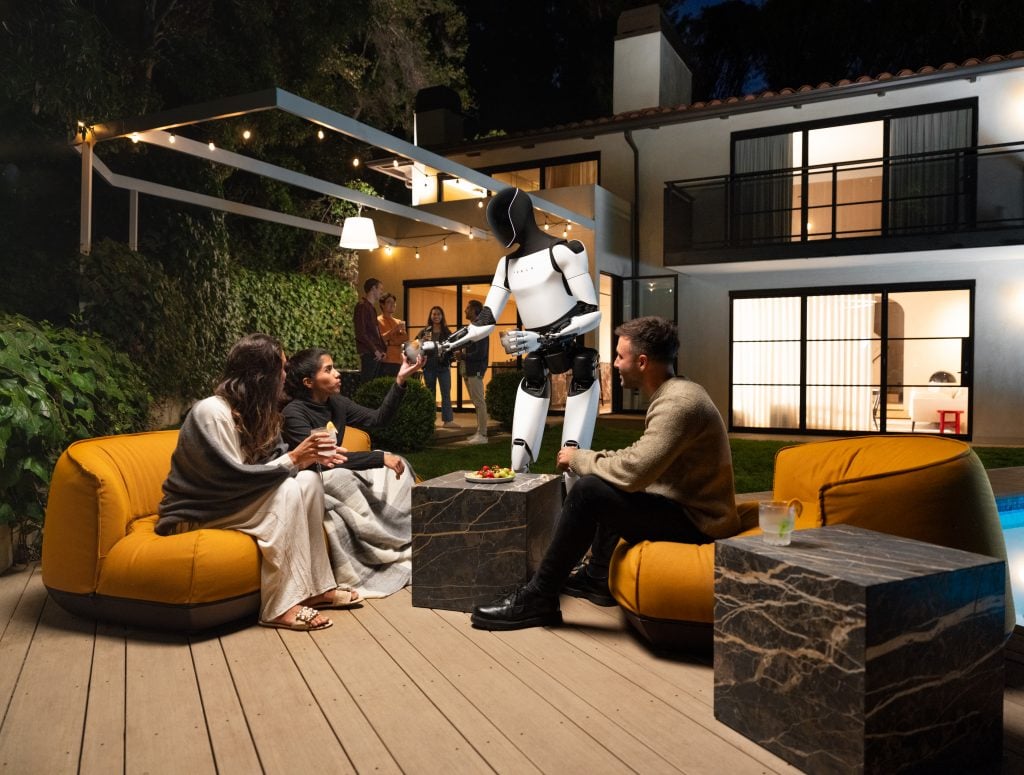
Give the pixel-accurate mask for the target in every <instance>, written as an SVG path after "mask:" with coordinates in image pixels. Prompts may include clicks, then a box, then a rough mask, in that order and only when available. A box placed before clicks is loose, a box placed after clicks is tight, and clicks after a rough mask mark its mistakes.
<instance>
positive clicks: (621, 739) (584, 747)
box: [381, 598, 678, 772]
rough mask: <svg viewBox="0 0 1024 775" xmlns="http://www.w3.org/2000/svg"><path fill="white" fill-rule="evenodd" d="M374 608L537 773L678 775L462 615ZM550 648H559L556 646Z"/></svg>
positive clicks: (389, 604)
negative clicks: (632, 771) (568, 768)
mask: <svg viewBox="0 0 1024 775" xmlns="http://www.w3.org/2000/svg"><path fill="white" fill-rule="evenodd" d="M381 607H382V608H386V609H387V615H388V617H389V619H391V620H392V621H393V622H395V623H396V627H398V628H399V629H400V630H401V631H402V632H403V633H404V634H405V636H406V637H407V638H408V639H409V641H410V643H412V644H413V645H414V646H415V647H416V649H417V650H418V651H419V652H420V653H422V654H423V655H424V656H425V657H426V658H427V659H428V660H430V661H431V662H432V663H433V664H435V665H437V666H439V667H440V668H441V669H442V670H444V671H445V673H446V675H447V677H448V679H449V680H450V681H451V682H452V683H453V684H454V685H455V687H456V688H457V689H459V691H460V692H461V693H462V694H463V695H464V696H465V697H466V698H467V699H468V700H469V701H470V702H471V703H473V705H474V706H475V707H476V708H478V709H479V710H480V712H481V713H483V714H485V715H486V716H487V717H488V718H489V719H491V720H492V721H493V722H494V724H495V725H496V726H497V727H498V729H500V730H501V731H502V733H503V734H504V735H505V736H506V737H507V738H508V740H509V741H510V742H512V743H513V744H514V745H516V746H517V747H518V748H519V749H520V750H521V751H522V752H523V753H524V754H525V755H526V756H528V757H529V758H530V759H531V760H532V762H533V764H534V765H535V766H536V767H538V768H539V769H541V770H542V771H544V772H559V771H561V770H562V769H564V768H565V766H566V762H572V763H573V767H574V768H575V769H578V771H580V772H605V771H623V770H626V769H630V768H634V767H635V768H636V769H637V770H639V771H645V770H646V771H651V772H655V771H660V772H677V771H678V770H677V769H676V768H675V767H673V766H672V765H671V764H670V763H668V762H666V761H665V760H664V759H663V758H662V757H660V756H658V755H657V754H652V752H651V751H649V750H647V749H646V748H644V747H643V746H642V745H639V744H637V742H636V740H635V738H633V737H632V736H631V735H629V734H628V733H626V732H625V731H624V730H622V729H621V728H620V727H617V726H616V725H614V724H610V723H607V720H606V719H605V718H603V717H602V716H601V714H600V713H598V712H597V711H596V710H595V709H594V708H593V707H591V706H589V705H587V704H585V703H583V702H582V701H580V699H579V698H578V696H576V695H574V694H573V693H572V692H571V691H570V690H568V689H566V687H564V686H563V685H562V684H560V683H559V682H558V681H557V680H555V679H553V678H551V676H549V675H547V674H546V673H544V672H543V671H540V670H537V669H536V668H535V666H533V665H531V664H529V663H526V662H524V661H523V660H522V659H521V658H518V655H517V654H516V653H515V652H514V651H513V650H509V649H503V648H501V644H500V641H499V643H498V646H497V647H496V648H494V649H492V648H490V645H491V644H489V643H487V640H488V639H490V640H496V638H495V636H494V634H492V633H486V632H481V631H479V630H473V629H472V628H471V627H470V626H469V621H468V617H467V616H466V615H465V614H463V613H458V612H452V611H432V610H430V609H426V608H413V607H412V606H411V605H408V604H406V602H405V601H404V600H400V599H396V598H391V599H389V600H387V601H381ZM539 632H541V633H546V631H545V630H539ZM550 645H551V646H552V647H555V648H560V647H561V644H559V643H558V642H556V641H551V643H550ZM540 741H543V743H542V744H540ZM623 751H625V752H626V754H625V755H623ZM631 757H632V758H631Z"/></svg>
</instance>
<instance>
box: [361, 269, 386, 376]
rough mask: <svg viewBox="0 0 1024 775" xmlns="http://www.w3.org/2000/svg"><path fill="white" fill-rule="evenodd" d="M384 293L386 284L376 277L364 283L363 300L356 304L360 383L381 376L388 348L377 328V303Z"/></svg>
mask: <svg viewBox="0 0 1024 775" xmlns="http://www.w3.org/2000/svg"><path fill="white" fill-rule="evenodd" d="M383 293H384V283H382V282H381V281H380V280H378V279H377V278H376V277H371V278H369V279H368V280H367V281H366V282H365V283H363V294H364V295H363V298H361V299H360V300H359V303H358V304H356V309H355V313H354V318H355V326H356V352H357V353H359V381H360V383H363V382H367V381H369V380H371V379H373V378H374V377H377V376H379V375H380V365H381V363H382V362H383V361H384V356H385V355H387V351H388V346H387V345H386V344H385V343H384V337H382V336H381V335H380V328H378V327H377V301H378V300H379V299H380V297H381V295H383Z"/></svg>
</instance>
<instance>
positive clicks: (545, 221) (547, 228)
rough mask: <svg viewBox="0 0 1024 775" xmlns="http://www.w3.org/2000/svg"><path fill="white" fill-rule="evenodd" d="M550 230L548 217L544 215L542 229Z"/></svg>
mask: <svg viewBox="0 0 1024 775" xmlns="http://www.w3.org/2000/svg"><path fill="white" fill-rule="evenodd" d="M550 230H551V224H550V223H548V217H547V216H546V215H545V216H544V231H550Z"/></svg>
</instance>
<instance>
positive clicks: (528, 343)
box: [499, 330, 548, 355]
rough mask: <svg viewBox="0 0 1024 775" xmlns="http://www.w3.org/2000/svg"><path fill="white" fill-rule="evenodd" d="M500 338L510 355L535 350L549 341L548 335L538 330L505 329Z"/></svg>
mask: <svg viewBox="0 0 1024 775" xmlns="http://www.w3.org/2000/svg"><path fill="white" fill-rule="evenodd" d="M499 338H500V339H501V346H502V347H504V348H505V352H507V353H508V354H509V355H521V354H522V353H529V352H533V351H534V350H536V349H538V348H539V347H542V346H543V345H545V344H547V343H548V337H546V336H544V335H543V334H538V333H537V332H536V331H519V330H516V331H505V332H503V333H502V335H501V336H500V337H499Z"/></svg>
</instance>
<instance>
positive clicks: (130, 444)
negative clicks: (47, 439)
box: [42, 428, 370, 632]
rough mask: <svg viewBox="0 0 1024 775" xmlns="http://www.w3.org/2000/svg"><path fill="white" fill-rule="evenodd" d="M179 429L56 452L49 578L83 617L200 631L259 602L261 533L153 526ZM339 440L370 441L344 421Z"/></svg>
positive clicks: (361, 446) (60, 598) (56, 595)
mask: <svg viewBox="0 0 1024 775" xmlns="http://www.w3.org/2000/svg"><path fill="white" fill-rule="evenodd" d="M177 441H178V432H177V431H154V432H150V433H136V434H128V435H122V436H105V437H102V438H96V439H86V440H83V441H78V442H75V443H74V444H72V445H71V446H70V447H68V448H67V450H65V451H64V453H63V454H62V455H61V456H60V459H59V460H58V461H57V465H56V467H55V468H54V471H53V477H52V478H51V480H50V494H49V499H48V502H47V506H46V520H45V522H44V526H43V559H42V569H43V583H44V584H45V585H46V588H47V590H48V591H49V593H50V595H51V596H52V597H53V599H54V600H56V601H57V602H58V603H59V604H60V605H61V606H62V607H63V608H66V609H67V610H68V611H71V612H72V613H75V614H78V615H80V616H85V617H88V618H93V619H100V620H103V621H109V622H116V623H123V624H132V625H138V626H141V627H149V628H155V629H165V630H177V631H185V632H193V631H196V630H202V629H206V628H208V627H213V626H215V625H218V624H223V623H225V622H229V621H233V620H235V619H239V618H242V617H244V616H253V615H255V614H256V612H257V611H258V610H259V599H260V557H259V551H258V549H257V547H256V542H255V541H254V540H253V539H252V538H250V537H249V536H247V535H244V534H242V533H239V532H237V531H234V530H208V529H200V530H192V531H189V532H187V533H179V534H177V535H172V536H158V535H156V533H154V532H153V528H154V526H155V525H156V519H157V517H156V510H157V505H158V504H159V503H160V499H161V498H162V497H163V492H162V490H161V486H162V485H163V482H164V479H166V478H167V474H168V472H169V471H170V470H171V454H172V453H173V452H174V447H175V445H176V444H177ZM342 446H344V447H346V448H348V449H350V450H353V451H357V450H368V449H369V448H370V440H369V436H367V435H366V434H365V433H364V432H363V431H360V430H356V429H354V428H347V429H346V431H345V437H344V439H343V440H342Z"/></svg>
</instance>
